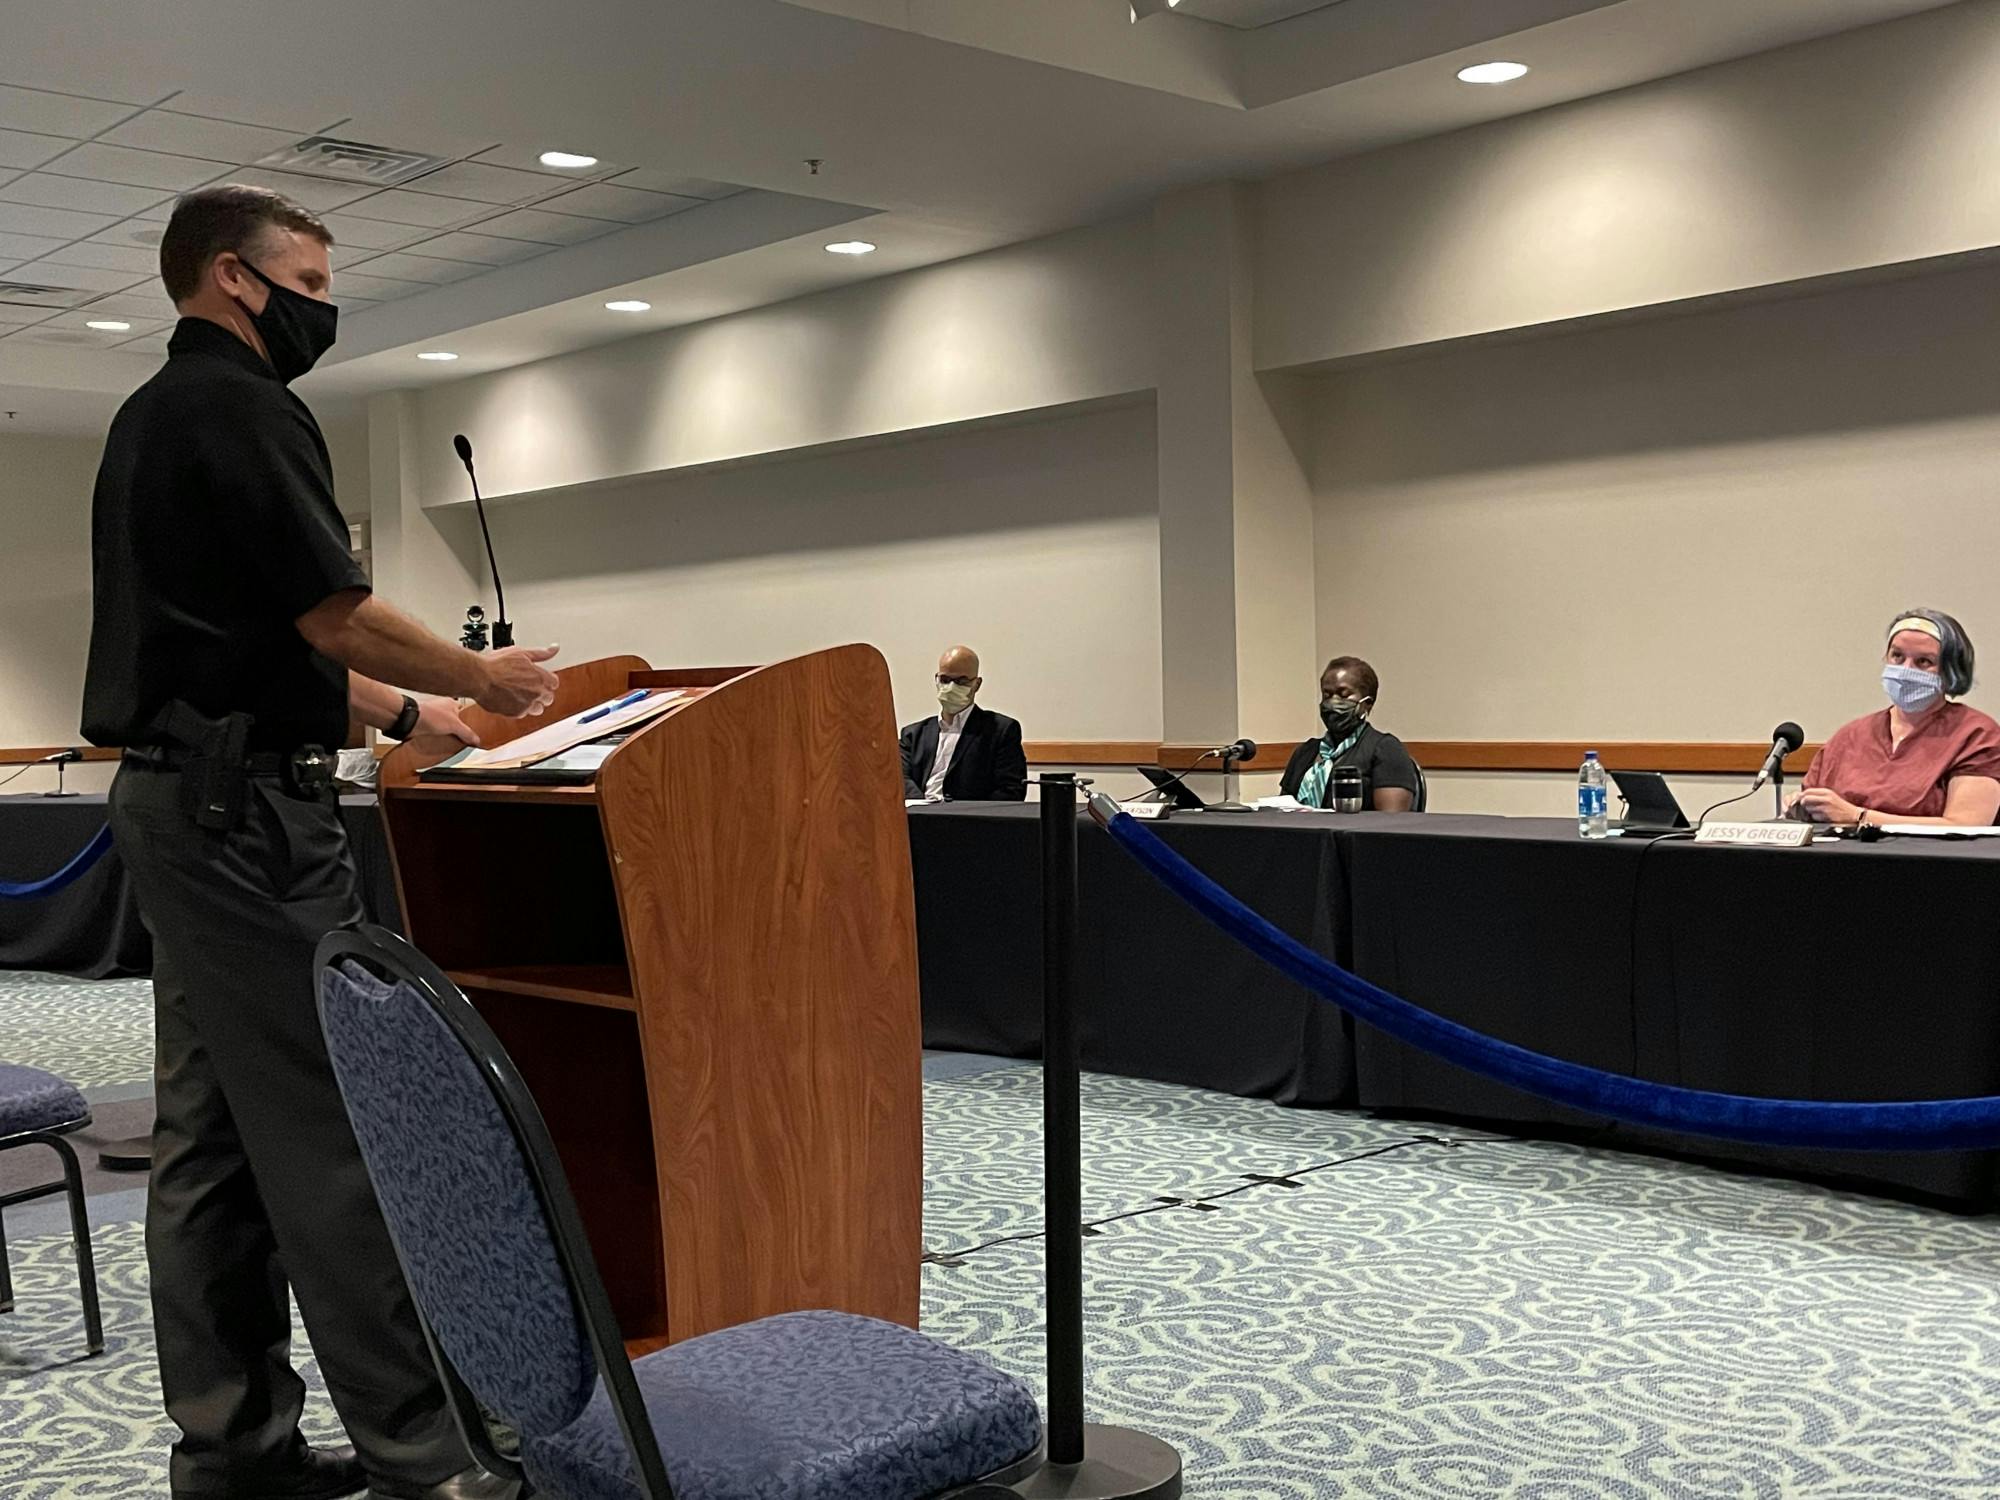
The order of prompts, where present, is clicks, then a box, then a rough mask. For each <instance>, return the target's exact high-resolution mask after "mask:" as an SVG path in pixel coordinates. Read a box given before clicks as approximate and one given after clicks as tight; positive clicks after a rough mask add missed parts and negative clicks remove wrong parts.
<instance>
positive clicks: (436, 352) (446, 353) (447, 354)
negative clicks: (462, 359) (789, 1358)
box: [417, 349, 458, 360]
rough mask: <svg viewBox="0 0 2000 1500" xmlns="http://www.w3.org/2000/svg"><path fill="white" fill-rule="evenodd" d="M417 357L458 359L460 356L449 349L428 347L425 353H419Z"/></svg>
mask: <svg viewBox="0 0 2000 1500" xmlns="http://www.w3.org/2000/svg"><path fill="white" fill-rule="evenodd" d="M417 358H418V359H436V360H446V359H457V358H458V356H457V355H456V354H453V353H452V352H451V351H450V350H449V349H426V350H424V352H423V353H421V354H419V355H418V356H417Z"/></svg>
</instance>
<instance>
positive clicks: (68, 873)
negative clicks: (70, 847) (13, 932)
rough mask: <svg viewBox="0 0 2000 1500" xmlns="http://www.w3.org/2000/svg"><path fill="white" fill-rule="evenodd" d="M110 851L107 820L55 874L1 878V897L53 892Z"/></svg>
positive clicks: (17, 898) (30, 896)
mask: <svg viewBox="0 0 2000 1500" xmlns="http://www.w3.org/2000/svg"><path fill="white" fill-rule="evenodd" d="M110 852H111V825H110V824H109V823H107V824H105V825H104V827H102V828H100V829H98V830H97V833H96V835H95V836H94V837H93V838H92V839H91V841H90V842H89V843H87V844H85V845H84V846H83V850H82V852H81V853H79V854H78V855H77V856H76V858H75V859H72V860H71V861H70V862H69V863H68V864H66V865H64V866H63V867H62V868H61V869H60V870H58V871H56V872H55V874H53V875H50V876H48V877H46V878H45V879H42V880H29V881H24V882H21V883H18V884H17V883H14V882H11V881H5V880H0V901H32V900H33V899H34V898H35V897H37V896H52V895H54V894H55V893H56V892H57V891H59V890H61V889H62V888H63V887H64V886H66V885H74V884H75V883H76V882H77V881H79V880H81V879H83V877H84V876H85V875H87V874H89V873H90V867H91V866H92V865H94V864H96V863H97V862H98V861H99V860H100V859H102V858H104V856H105V855H107V854H109V853H110Z"/></svg>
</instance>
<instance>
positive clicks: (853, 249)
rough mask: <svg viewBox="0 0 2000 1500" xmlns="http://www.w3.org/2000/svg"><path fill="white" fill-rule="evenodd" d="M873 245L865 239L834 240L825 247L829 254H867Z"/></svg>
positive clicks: (872, 249)
mask: <svg viewBox="0 0 2000 1500" xmlns="http://www.w3.org/2000/svg"><path fill="white" fill-rule="evenodd" d="M874 249H875V247H874V246H873V245H871V244H869V243H868V241H866V240H835V241H834V242H833V243H832V244H831V245H828V246H827V247H826V252H827V254H829V255H869V254H872V253H873V252H874Z"/></svg>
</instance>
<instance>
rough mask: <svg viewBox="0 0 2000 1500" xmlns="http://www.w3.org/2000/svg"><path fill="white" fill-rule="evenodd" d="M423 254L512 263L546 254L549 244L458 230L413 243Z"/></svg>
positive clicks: (492, 262)
mask: <svg viewBox="0 0 2000 1500" xmlns="http://www.w3.org/2000/svg"><path fill="white" fill-rule="evenodd" d="M410 248H411V249H412V250H415V251H418V252H419V253H421V254H424V255H441V256H443V257H444V258H445V259H446V260H470V261H477V262H478V263H479V264H480V265H484V266H505V265H511V264H512V263H513V262H515V261H517V260H527V259H528V258H529V257H530V256H535V255H546V254H547V253H548V251H549V246H547V245H542V244H537V243H536V242H535V241H533V240H505V239H501V238H500V237H499V236H497V235H491V234H473V233H470V232H469V231H467V230H463V229H460V230H455V231H453V232H452V233H450V234H441V235H439V236H438V237H437V238H436V239H430V240H419V241H418V242H417V243H416V244H414V245H412V246H411V247H410Z"/></svg>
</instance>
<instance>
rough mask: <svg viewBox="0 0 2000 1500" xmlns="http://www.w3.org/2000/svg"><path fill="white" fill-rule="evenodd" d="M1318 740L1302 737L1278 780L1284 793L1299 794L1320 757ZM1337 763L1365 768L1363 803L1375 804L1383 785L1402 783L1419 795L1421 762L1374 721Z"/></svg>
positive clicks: (1394, 785)
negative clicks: (1416, 760) (1418, 784)
mask: <svg viewBox="0 0 2000 1500" xmlns="http://www.w3.org/2000/svg"><path fill="white" fill-rule="evenodd" d="M1319 746H1320V742H1319V741H1318V740H1316V739H1315V740H1304V741H1301V742H1300V744H1299V747H1298V748H1297V749H1296V750H1294V751H1293V752H1292V758H1291V760H1290V762H1289V763H1288V764H1287V765H1286V766H1285V774H1284V775H1283V776H1282V777H1280V778H1279V780H1278V790H1279V792H1280V793H1282V794H1283V795H1284V796H1287V797H1296V796H1298V794H1299V784H1300V783H1301V782H1303V781H1304V780H1305V779H1306V772H1308V771H1310V770H1311V769H1312V768H1313V762H1314V761H1316V760H1318V759H1319ZM1334 764H1335V765H1336V766H1359V767H1360V768H1361V805H1362V807H1364V808H1372V807H1374V806H1375V793H1376V790H1377V789H1378V788H1381V787H1400V788H1401V789H1402V790H1404V791H1406V792H1408V793H1409V794H1410V795H1411V796H1412V797H1414V796H1416V795H1417V763H1416V762H1415V761H1414V760H1412V759H1410V752H1409V751H1408V750H1405V749H1404V748H1403V742H1402V741H1401V740H1399V739H1397V738H1396V737H1395V736H1394V735H1393V734H1385V733H1384V732H1383V731H1382V730H1380V729H1377V728H1376V727H1375V726H1374V725H1373V724H1368V723H1364V724H1363V725H1362V726H1361V738H1360V739H1358V740H1356V741H1355V742H1354V748H1353V749H1351V750H1349V751H1348V752H1347V753H1346V754H1345V755H1343V756H1341V757H1340V759H1338V760H1336V761H1335V762H1334Z"/></svg>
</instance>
